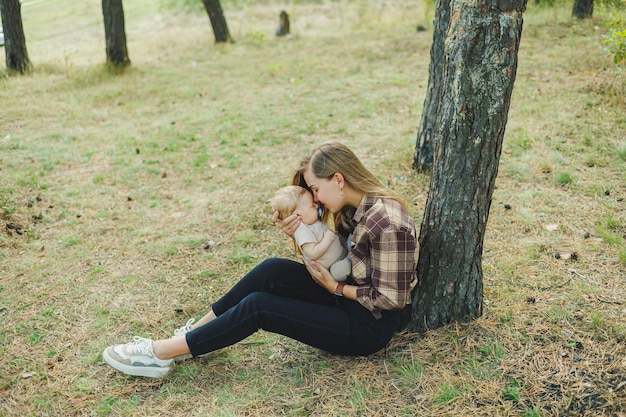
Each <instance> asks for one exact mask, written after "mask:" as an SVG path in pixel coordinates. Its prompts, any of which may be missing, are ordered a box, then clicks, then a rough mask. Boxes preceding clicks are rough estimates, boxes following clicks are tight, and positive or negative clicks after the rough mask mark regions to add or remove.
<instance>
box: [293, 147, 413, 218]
mask: <svg viewBox="0 0 626 417" xmlns="http://www.w3.org/2000/svg"><path fill="white" fill-rule="evenodd" d="M309 166H310V167H311V172H312V173H313V175H315V176H316V177H318V178H323V179H328V180H329V179H331V178H332V177H333V176H334V175H335V173H337V172H338V173H340V174H341V175H343V178H344V180H345V181H346V182H347V183H348V184H349V185H350V186H351V187H352V188H354V189H355V190H357V191H358V192H360V193H362V194H365V195H366V196H368V197H377V198H388V199H392V200H396V201H397V202H398V203H400V204H401V205H402V207H404V208H405V209H406V208H407V207H406V204H405V203H404V202H403V201H402V199H401V198H400V196H399V195H398V194H397V193H395V192H394V191H391V190H390V189H389V188H387V187H386V186H385V185H384V184H383V183H382V182H380V180H379V179H378V178H376V176H375V175H374V174H372V173H371V171H370V170H368V169H367V168H366V167H365V165H363V163H362V162H361V161H360V160H359V158H357V156H356V155H355V154H354V152H352V151H351V150H350V149H349V148H348V147H347V146H345V145H343V144H341V143H338V142H327V143H323V144H322V145H320V146H318V147H317V148H315V149H313V150H312V151H311V153H310V154H309V155H308V156H307V157H306V158H304V159H302V161H300V166H299V167H298V170H297V171H296V173H295V174H294V177H293V181H292V182H293V184H294V185H299V186H301V187H305V188H306V189H308V190H310V188H309V186H308V185H307V183H306V181H305V180H304V172H305V171H306V170H307V168H308V167H309ZM349 211H350V210H349V209H347V208H345V207H344V209H343V210H341V211H340V212H338V213H335V216H334V219H333V221H334V223H335V227H337V226H339V225H346V220H347V217H351V215H350V213H349ZM353 212H354V211H352V213H353ZM324 216H326V217H327V216H328V214H327V213H324Z"/></svg>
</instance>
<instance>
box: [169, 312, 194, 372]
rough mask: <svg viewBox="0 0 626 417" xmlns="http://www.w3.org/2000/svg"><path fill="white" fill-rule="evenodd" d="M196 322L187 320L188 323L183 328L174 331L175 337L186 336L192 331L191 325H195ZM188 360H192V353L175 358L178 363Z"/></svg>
mask: <svg viewBox="0 0 626 417" xmlns="http://www.w3.org/2000/svg"><path fill="white" fill-rule="evenodd" d="M194 321H196V320H195V319H189V320H187V323H185V325H184V326H183V327H179V328H178V329H176V330H174V336H173V337H178V336H184V335H186V334H187V333H189V331H191V325H192V324H193V322H194ZM187 359H191V353H188V354H186V355H181V356H176V357H175V358H174V360H175V361H176V362H177V363H178V362H182V361H186V360H187Z"/></svg>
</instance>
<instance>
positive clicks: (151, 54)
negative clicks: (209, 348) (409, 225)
mask: <svg viewBox="0 0 626 417" xmlns="http://www.w3.org/2000/svg"><path fill="white" fill-rule="evenodd" d="M127 3H128V4H125V5H124V6H125V14H126V28H127V38H128V46H129V53H130V58H131V61H132V66H131V68H130V69H129V70H127V71H125V72H123V73H121V74H113V73H110V72H108V71H107V70H106V68H105V67H104V63H103V61H104V48H103V35H102V27H101V25H102V22H101V3H100V2H98V1H96V0H88V1H85V2H70V1H69V0H56V2H52V3H51V2H25V3H24V4H23V15H24V27H25V32H26V38H27V44H28V49H29V56H30V58H31V61H32V62H33V65H34V68H35V71H34V73H33V74H31V75H29V76H25V77H4V78H2V79H1V80H0V83H1V85H0V101H1V102H2V103H9V104H10V105H4V106H3V107H2V108H0V178H1V180H0V220H1V222H0V226H1V227H2V232H3V233H2V234H0V321H2V329H3V331H2V332H0V354H1V355H2V357H3V358H6V360H3V361H0V392H1V393H2V394H1V397H2V401H0V415H5V414H6V415H77V416H78V415H97V416H109V415H110V416H113V415H115V416H117V415H177V416H178V415H213V416H239V415H248V416H272V415H290V416H308V415H338V416H355V415H381V416H399V415H402V416H409V415H446V416H459V415H488V416H495V415H502V416H510V415H526V416H549V415H556V414H564V415H566V414H571V415H594V413H595V414H599V413H604V414H607V415H609V414H616V415H618V414H619V413H624V412H625V410H624V407H623V405H622V404H623V403H624V401H623V400H624V397H623V395H624V390H623V389H621V390H619V391H615V388H616V384H617V383H618V382H616V380H615V375H623V374H624V373H626V369H625V368H624V364H623V363H622V362H621V361H619V360H615V358H623V357H624V355H626V352H625V351H624V341H625V340H626V328H625V327H624V325H623V324H622V323H623V309H624V302H625V300H626V287H625V284H624V283H625V282H626V271H625V269H624V267H625V265H626V249H625V247H624V233H625V230H626V229H625V227H626V224H625V223H624V219H625V218H626V211H625V210H626V209H625V206H624V204H626V203H624V199H625V198H626V189H625V188H624V178H626V164H624V161H626V144H625V143H624V139H623V138H624V137H626V118H625V117H624V109H626V101H625V100H626V98H625V97H624V95H623V91H624V86H625V83H626V80H625V78H624V72H623V70H622V69H619V68H616V67H615V65H614V64H613V63H612V58H611V57H610V56H608V55H607V54H606V53H605V52H604V51H603V50H602V40H603V38H602V35H603V33H604V32H605V27H604V26H603V24H602V23H601V22H602V19H603V16H606V13H607V11H606V10H604V9H603V7H602V6H598V8H597V10H595V11H594V14H596V18H594V19H593V21H589V22H586V21H585V22H574V21H572V20H571V17H570V16H571V5H570V4H563V5H561V6H559V7H556V8H551V7H546V6H540V7H538V6H536V5H534V4H529V10H528V11H527V12H526V15H525V22H524V34H523V40H522V44H521V46H520V55H519V58H520V62H519V67H518V73H517V81H516V84H515V88H514V92H513V98H512V102H511V109H510V112H509V119H508V124H507V130H506V134H505V139H504V143H503V150H502V157H501V164H500V167H499V176H498V179H497V184H496V189H495V192H494V196H493V202H492V205H491V212H490V214H489V223H488V229H487V235H486V238H485V244H484V254H483V258H482V267H483V271H484V295H485V304H484V315H483V317H481V318H479V319H477V320H475V321H474V322H472V323H466V324H452V325H450V326H447V327H445V328H442V329H433V330H431V331H429V332H427V333H426V334H424V335H413V334H407V333H402V334H399V335H398V336H397V337H396V338H394V339H393V340H392V342H391V343H390V345H389V346H388V348H387V349H386V351H381V352H379V353H377V354H375V355H372V356H370V357H366V358H350V357H341V356H334V355H329V354H326V353H324V352H321V351H318V350H316V349H313V348H310V347H307V346H304V345H302V344H301V343H298V342H295V341H292V340H288V339H286V338H284V337H281V336H277V335H273V334H269V333H266V332H260V333H258V334H255V335H254V336H252V337H251V338H249V339H247V340H246V341H244V342H243V343H240V344H238V345H236V346H233V347H230V348H227V349H225V350H223V351H221V352H219V353H217V354H215V355H212V356H210V357H207V358H203V359H199V360H196V361H187V362H185V363H184V364H181V365H179V366H177V367H176V368H175V370H174V372H172V374H171V375H170V376H168V377H167V378H165V379H164V380H162V381H161V380H146V379H142V378H133V377H125V376H123V375H121V374H118V373H116V372H114V371H113V370H111V369H110V368H109V367H107V366H106V365H105V364H104V363H103V362H102V359H101V352H102V350H103V349H104V348H105V347H106V346H108V345H109V344H112V343H117V342H122V341H128V340H130V339H132V336H133V335H141V336H150V337H169V336H170V335H171V332H172V330H173V329H175V328H177V327H179V326H181V325H182V324H184V323H185V321H186V320H187V319H188V318H189V317H195V318H199V317H200V316H202V315H203V314H204V313H205V312H206V311H207V308H208V306H209V305H210V303H211V302H212V301H214V300H215V299H216V298H217V297H219V296H220V295H221V294H223V293H224V291H226V290H227V289H228V288H230V287H231V286H232V285H233V284H234V283H235V282H236V281H237V280H238V279H239V278H240V277H241V276H242V275H243V274H245V273H246V272H247V271H248V270H249V269H250V268H251V267H253V266H254V265H256V264H257V263H258V262H260V261H261V260H263V259H265V258H267V257H270V256H284V257H294V252H293V247H292V245H291V243H290V242H288V241H287V240H286V239H285V237H284V236H283V235H282V234H281V233H280V232H279V231H278V230H277V229H276V227H275V226H274V225H272V224H271V223H270V221H269V218H270V216H271V213H269V207H268V205H267V200H268V199H269V198H270V196H271V195H272V193H273V192H274V190H275V189H277V188H278V187H280V186H282V185H285V184H287V183H288V182H289V179H290V177H291V175H292V173H293V170H294V169H295V167H296V165H297V162H298V160H299V159H300V157H301V156H302V155H304V154H305V153H306V152H307V151H308V150H309V149H310V148H311V147H312V146H314V145H315V144H318V143H320V142H322V141H326V140H338V141H342V142H344V143H346V144H347V145H349V146H351V147H352V148H353V149H354V150H355V151H356V153H357V154H358V155H359V156H360V157H362V159H363V160H364V162H365V163H366V164H367V166H368V167H369V168H371V170H372V171H373V172H375V173H376V174H377V175H378V176H379V177H380V178H381V179H382V180H383V181H384V182H386V183H388V184H390V185H391V186H392V187H393V188H394V189H396V190H397V191H398V192H400V193H401V194H402V195H404V196H405V197H406V198H407V200H408V201H409V203H410V205H411V207H412V209H413V210H412V214H413V216H414V218H415V219H416V223H417V224H418V225H419V224H420V223H421V218H422V212H423V208H424V205H425V202H426V198H427V193H428V185H429V180H430V179H429V177H428V176H426V175H418V174H416V173H415V172H413V170H412V169H411V161H412V160H411V158H412V153H413V149H414V146H415V138H416V133H417V132H416V128H417V124H418V123H419V120H420V116H421V108H422V103H423V101H424V97H425V94H426V87H427V77H428V64H429V62H428V61H429V48H430V41H431V36H432V33H431V32H425V33H424V32H416V31H415V26H416V24H425V25H426V26H427V27H429V28H430V27H431V26H432V24H431V23H430V21H431V19H432V12H433V5H432V4H430V5H429V6H428V7H426V6H425V5H424V4H418V5H416V4H415V3H414V2H384V3H380V2H373V1H364V2H319V4H303V3H302V2H291V3H289V5H285V4H279V3H273V2H270V3H268V4H262V5H257V4H254V3H252V2H237V4H236V5H234V4H233V3H230V2H223V3H222V5H223V7H224V9H225V13H226V17H227V19H228V23H229V27H230V29H231V32H232V34H233V36H234V38H235V40H236V43H235V44H232V45H215V44H214V43H213V36H212V32H211V29H210V25H209V22H208V19H207V16H206V15H205V14H204V13H203V12H202V11H201V13H200V14H198V15H192V16H185V15H171V14H170V13H167V12H165V11H164V10H163V9H162V8H161V4H159V2H152V1H145V0H134V1H132V2H130V1H129V2H127ZM282 8H285V9H286V10H287V11H288V12H289V13H290V15H291V16H292V18H293V32H294V36H293V37H292V38H291V39H280V40H277V39H275V38H274V36H273V31H274V25H275V24H276V23H277V15H278V12H279V11H280V9H282ZM425 20H426V21H425ZM595 26H598V29H595ZM0 65H3V64H0ZM2 70H3V67H1V66H0V71H2ZM7 225H11V228H7ZM15 226H19V227H20V228H21V229H20V230H21V231H22V232H23V233H22V234H18V233H17V231H16V230H17V229H15V228H14V227H15ZM565 252H568V253H572V252H575V253H576V254H577V255H578V256H577V258H576V259H571V258H570V259H563V258H556V257H555V256H554V254H555V253H565ZM574 357H576V358H578V359H580V360H579V361H574ZM571 370H575V371H574V372H570V371H571ZM555 386H558V387H559V388H558V395H557V391H555ZM568 407H569V408H568ZM585 413H586V414H585Z"/></svg>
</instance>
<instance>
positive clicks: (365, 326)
mask: <svg viewBox="0 0 626 417" xmlns="http://www.w3.org/2000/svg"><path fill="white" fill-rule="evenodd" d="M213 312H214V313H215V315H216V316H217V318H216V319H214V320H213V321H211V322H210V323H207V324H205V325H204V326H201V327H199V328H197V329H194V330H192V331H191V332H189V333H187V335H186V339H187V344H188V345H189V349H190V350H191V354H192V355H193V356H198V355H202V354H205V353H208V352H212V351H214V350H217V349H220V348H223V347H226V346H230V345H233V344H235V343H237V342H239V341H241V340H243V339H245V338H246V337H248V336H250V335H251V334H253V333H255V332H256V331H257V330H259V329H263V330H266V331H269V332H273V333H278V334H282V335H285V336H287V337H290V338H292V339H296V340H299V341H301V342H303V343H306V344H307V345H310V346H313V347H316V348H319V349H322V350H325V351H327V352H330V353H335V354H341V355H369V354H371V353H374V352H377V351H378V350H380V349H382V348H383V347H385V346H386V345H387V343H388V342H389V340H390V339H391V337H392V336H393V335H394V333H395V332H396V331H397V330H398V328H399V324H400V319H401V312H400V311H383V312H382V317H381V318H380V319H378V320H377V319H376V318H374V316H373V315H372V313H371V312H370V311H369V310H367V309H366V308H365V307H363V306H362V305H361V304H359V303H358V302H356V301H353V300H348V299H345V298H341V297H335V296H334V295H332V294H330V293H329V292H328V291H326V290H325V289H323V288H322V287H320V286H319V285H317V284H316V283H315V281H313V279H312V278H311V276H310V275H309V272H308V271H307V270H306V267H305V266H304V265H303V264H301V263H298V262H295V261H292V260H289V259H278V258H272V259H268V260H266V261H264V262H262V263H261V264H259V265H258V266H257V267H255V268H254V269H253V270H252V271H250V272H249V273H248V274H247V275H246V276H244V277H243V278H242V279H241V280H240V281H239V282H238V283H237V284H236V285H235V286H234V287H233V288H232V289H231V290H230V291H229V292H228V293H226V295H224V296H223V297H222V298H221V299H220V300H219V301H217V302H216V303H214V304H213Z"/></svg>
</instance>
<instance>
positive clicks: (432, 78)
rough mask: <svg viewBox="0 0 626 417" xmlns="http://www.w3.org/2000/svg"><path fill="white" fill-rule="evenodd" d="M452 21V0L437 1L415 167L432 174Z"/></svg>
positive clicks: (416, 146) (416, 145)
mask: <svg viewBox="0 0 626 417" xmlns="http://www.w3.org/2000/svg"><path fill="white" fill-rule="evenodd" d="M449 22H450V0H438V1H437V8H436V10H435V20H434V30H433V41H432V44H431V47H430V66H429V69H428V89H427V90H426V99H425V100H424V109H423V110H422V120H421V122H420V127H419V131H418V133H417V141H416V143H415V153H414V154H413V168H415V169H416V170H417V171H419V172H427V173H430V172H431V171H432V169H433V133H434V130H435V123H436V122H437V111H438V108H439V100H440V98H441V81H442V79H443V43H444V41H445V39H446V32H447V31H448V26H449Z"/></svg>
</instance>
